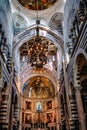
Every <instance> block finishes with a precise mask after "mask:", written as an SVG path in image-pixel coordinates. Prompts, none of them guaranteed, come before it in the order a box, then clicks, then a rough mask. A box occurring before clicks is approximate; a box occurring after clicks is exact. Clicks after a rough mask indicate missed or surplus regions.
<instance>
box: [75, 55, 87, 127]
mask: <svg viewBox="0 0 87 130" xmlns="http://www.w3.org/2000/svg"><path fill="white" fill-rule="evenodd" d="M73 69H74V85H75V90H76V102H77V110H78V117H79V120H80V123H81V125H84V128H85V127H87V126H86V125H87V116H86V115H87V111H85V109H84V107H86V108H87V105H86V103H85V105H84V102H87V99H86V98H85V95H86V96H87V87H84V86H83V83H84V82H83V81H84V80H86V79H87V78H86V79H85V77H87V59H86V57H85V56H84V55H83V54H82V53H79V54H78V56H77V57H76V61H75V64H74V67H73ZM86 81H87V80H86ZM85 83H87V82H85ZM78 99H79V100H78ZM79 105H80V106H81V113H83V114H82V115H83V116H81V115H80V109H79ZM83 120H84V122H83Z"/></svg>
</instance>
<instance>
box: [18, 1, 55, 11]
mask: <svg viewBox="0 0 87 130" xmlns="http://www.w3.org/2000/svg"><path fill="white" fill-rule="evenodd" d="M18 1H19V3H20V4H21V5H22V6H24V7H25V8H27V9H30V10H37V9H38V10H43V9H47V8H49V7H51V6H52V5H53V4H54V3H55V2H56V1H57V0H18Z"/></svg>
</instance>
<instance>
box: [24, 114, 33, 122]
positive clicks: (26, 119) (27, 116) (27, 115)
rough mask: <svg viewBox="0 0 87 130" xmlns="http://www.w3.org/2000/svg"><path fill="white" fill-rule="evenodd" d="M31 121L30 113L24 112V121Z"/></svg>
mask: <svg viewBox="0 0 87 130" xmlns="http://www.w3.org/2000/svg"><path fill="white" fill-rule="evenodd" d="M31 122H32V117H31V114H29V113H26V114H25V123H26V124H29V123H31Z"/></svg>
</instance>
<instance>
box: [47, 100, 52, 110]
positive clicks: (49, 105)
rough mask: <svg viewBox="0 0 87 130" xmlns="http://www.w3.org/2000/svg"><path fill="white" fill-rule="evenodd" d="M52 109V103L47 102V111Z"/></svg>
mask: <svg viewBox="0 0 87 130" xmlns="http://www.w3.org/2000/svg"><path fill="white" fill-rule="evenodd" d="M49 109H52V101H47V110H49Z"/></svg>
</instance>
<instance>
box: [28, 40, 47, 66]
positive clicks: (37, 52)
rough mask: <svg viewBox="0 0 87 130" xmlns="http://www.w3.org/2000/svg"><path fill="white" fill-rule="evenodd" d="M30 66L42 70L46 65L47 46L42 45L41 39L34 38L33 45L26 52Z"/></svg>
mask: <svg viewBox="0 0 87 130" xmlns="http://www.w3.org/2000/svg"><path fill="white" fill-rule="evenodd" d="M28 55H30V63H31V66H36V67H37V68H42V67H43V65H45V64H46V63H47V55H48V46H47V45H46V44H44V43H42V40H41V38H39V37H36V38H35V41H34V43H33V44H32V46H31V47H30V48H29V50H28Z"/></svg>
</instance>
